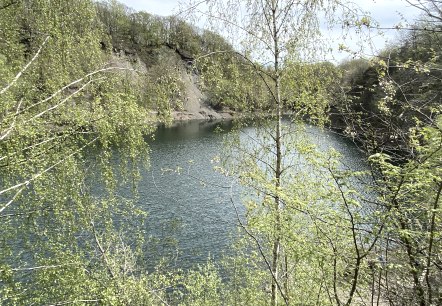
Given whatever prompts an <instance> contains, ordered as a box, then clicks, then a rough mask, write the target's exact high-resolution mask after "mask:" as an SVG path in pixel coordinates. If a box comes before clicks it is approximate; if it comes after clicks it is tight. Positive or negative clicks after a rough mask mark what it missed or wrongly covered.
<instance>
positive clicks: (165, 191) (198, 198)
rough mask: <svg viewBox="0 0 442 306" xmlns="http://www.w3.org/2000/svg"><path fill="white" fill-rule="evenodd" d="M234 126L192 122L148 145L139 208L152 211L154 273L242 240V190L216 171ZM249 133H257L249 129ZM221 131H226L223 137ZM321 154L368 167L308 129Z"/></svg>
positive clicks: (342, 145) (335, 140)
mask: <svg viewBox="0 0 442 306" xmlns="http://www.w3.org/2000/svg"><path fill="white" fill-rule="evenodd" d="M232 126H233V123H232V122H229V121H224V122H223V121H221V122H216V121H212V122H207V121H188V122H181V123H177V124H175V125H174V126H173V127H159V128H158V130H157V131H156V133H155V140H153V141H152V140H149V143H150V148H151V153H150V161H151V167H150V168H149V169H147V170H143V171H142V173H141V174H142V179H141V181H140V184H139V195H140V200H139V205H140V206H141V207H142V208H143V209H144V210H146V211H147V212H148V217H147V220H146V221H147V222H146V233H147V235H148V237H147V238H148V241H149V243H148V248H147V249H146V250H145V256H146V261H147V262H148V265H149V266H150V267H151V268H152V267H153V266H154V265H155V264H158V262H159V260H160V258H161V257H167V258H169V260H170V264H172V266H175V267H177V268H183V269H186V268H190V267H192V266H194V265H195V264H198V263H204V262H206V261H207V259H208V258H209V257H210V258H212V259H214V260H215V261H216V260H218V259H219V258H220V257H221V256H222V254H223V253H226V252H227V253H228V252H229V250H230V247H231V244H232V242H233V241H234V238H235V236H236V235H237V225H238V223H237V217H236V214H235V211H234V209H233V207H232V202H231V197H233V201H234V202H235V203H237V204H238V206H237V207H239V209H240V214H243V213H244V208H243V206H242V205H241V204H240V187H239V186H238V185H237V184H236V183H234V182H233V179H232V178H230V177H226V176H224V175H222V174H220V173H218V172H216V171H215V170H214V163H213V158H214V157H215V156H217V155H219V154H220V153H221V150H222V149H223V143H224V142H223V138H224V136H225V135H226V133H227V132H228V131H230V130H231V128H232ZM247 129H248V131H249V132H250V130H253V128H247ZM220 130H222V131H221V132H220ZM307 133H308V135H309V138H310V139H311V140H313V141H314V142H315V143H317V144H318V146H319V147H320V148H322V149H327V148H329V147H334V148H335V149H336V150H337V151H339V152H341V154H342V155H343V156H344V159H343V161H344V163H345V164H346V165H347V166H348V167H350V168H351V169H355V170H361V169H364V168H366V165H365V164H364V162H363V160H364V159H363V158H362V156H361V153H360V152H359V151H358V150H357V149H356V147H355V146H354V144H353V143H352V142H350V141H348V140H347V139H344V138H342V137H340V136H338V135H336V134H334V133H331V132H328V131H324V130H321V129H318V128H314V127H308V128H307Z"/></svg>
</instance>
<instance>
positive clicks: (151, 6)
mask: <svg viewBox="0 0 442 306" xmlns="http://www.w3.org/2000/svg"><path fill="white" fill-rule="evenodd" d="M119 2H122V3H124V4H125V5H126V6H128V7H131V8H133V9H135V10H138V11H140V10H142V11H146V12H149V13H153V14H156V15H160V16H170V15H173V14H176V13H177V12H178V11H179V9H178V5H179V2H185V0H119ZM354 2H355V3H356V4H357V5H358V6H359V7H361V9H362V10H364V11H368V12H370V15H371V16H372V17H373V18H374V19H375V20H376V21H377V22H379V24H380V26H381V27H394V26H396V25H398V24H399V23H401V24H402V25H404V24H405V23H406V21H408V22H409V23H412V22H413V20H415V19H416V18H417V17H418V15H419V13H420V12H419V10H417V9H416V8H413V7H412V6H411V5H410V4H408V3H407V2H406V1H405V0H354ZM327 35H328V36H329V37H330V40H331V41H332V46H331V47H332V48H333V49H334V50H335V51H334V52H333V56H334V58H335V60H336V61H341V60H343V59H344V58H347V57H350V56H351V55H349V54H348V53H342V52H338V51H337V49H338V45H339V44H340V43H341V41H340V39H341V38H340V35H341V33H340V31H338V30H336V31H333V32H329V33H328V34H327ZM397 39H398V31H396V30H385V31H384V34H383V35H382V36H380V35H377V34H376V33H373V36H372V37H371V45H370V47H369V46H367V52H366V55H367V56H370V55H373V54H376V53H377V52H378V51H380V50H381V49H383V48H384V47H385V46H386V45H387V44H388V43H390V44H392V43H394V41H395V40H397ZM356 41H357V38H356V37H350V38H348V39H347V41H345V42H344V43H345V44H346V45H347V46H349V47H350V48H352V49H354V50H356V49H357V47H356V44H357V42H356ZM368 49H369V50H368Z"/></svg>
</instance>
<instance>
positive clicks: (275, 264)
mask: <svg viewBox="0 0 442 306" xmlns="http://www.w3.org/2000/svg"><path fill="white" fill-rule="evenodd" d="M271 18H272V27H273V31H272V32H273V33H272V35H273V48H274V50H273V51H274V69H275V78H274V82H275V104H276V131H275V134H276V135H275V136H276V137H275V145H276V160H275V189H276V193H278V190H279V188H280V187H281V174H282V171H281V169H282V148H281V147H282V139H281V134H282V133H281V115H282V111H281V108H282V106H281V88H280V86H281V77H280V71H279V44H278V29H277V24H276V21H277V18H278V16H277V1H275V0H273V1H272V16H271ZM275 214H276V218H275V237H274V242H273V251H272V272H273V274H274V275H275V277H274V278H272V301H271V305H277V304H278V293H277V284H276V282H277V281H278V276H279V275H278V274H279V260H280V252H281V199H280V198H279V195H278V194H276V195H275ZM286 295H287V292H286Z"/></svg>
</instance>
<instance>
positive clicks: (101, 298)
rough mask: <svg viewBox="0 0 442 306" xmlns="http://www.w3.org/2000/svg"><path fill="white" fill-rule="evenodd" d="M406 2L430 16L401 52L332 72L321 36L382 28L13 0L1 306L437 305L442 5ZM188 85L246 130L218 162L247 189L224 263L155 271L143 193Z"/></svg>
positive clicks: (221, 8) (432, 0)
mask: <svg viewBox="0 0 442 306" xmlns="http://www.w3.org/2000/svg"><path fill="white" fill-rule="evenodd" d="M203 2H204V5H201V4H202V3H203ZM405 4H406V5H411V6H413V7H415V8H416V10H418V11H420V12H421V15H420V17H419V20H416V21H413V23H412V25H410V26H407V27H400V26H398V27H397V31H398V32H399V33H400V40H399V42H398V43H396V44H394V45H391V46H388V47H386V48H385V49H384V50H382V51H381V52H380V53H379V54H373V55H370V56H366V55H363V54H359V53H354V54H353V58H352V59H348V60H345V61H343V62H341V63H339V64H336V63H333V62H330V61H325V60H324V54H325V53H326V52H327V51H329V50H328V49H327V48H326V47H324V46H325V45H324V44H322V43H321V41H322V40H321V39H322V36H321V27H322V24H323V23H327V24H329V25H330V26H338V27H340V28H342V31H343V32H344V33H345V31H350V30H356V31H357V32H358V33H361V36H363V35H364V33H365V31H372V30H382V29H379V28H378V26H377V23H376V22H375V21H374V20H371V19H370V16H367V15H365V13H364V12H361V11H360V10H359V8H358V7H357V6H356V5H355V4H354V3H351V2H349V1H344V2H341V1H337V0H327V1H318V0H303V1H295V0H250V1H240V0H231V1H212V0H207V1H201V2H198V1H187V3H186V5H185V6H184V7H183V8H182V10H181V13H180V14H176V15H174V16H170V17H160V16H156V15H154V14H150V13H149V12H142V11H135V10H133V9H131V8H129V7H127V6H125V5H124V4H121V3H119V2H117V1H116V0H108V1H104V0H103V1H92V0H51V1H50V0H0V304H1V305H272V306H273V305H337V306H341V305H391V306H393V305H398V306H399V305H419V306H431V305H442V227H441V225H442V210H441V203H440V202H441V199H440V198H441V193H442V118H441V117H440V113H441V112H442V104H441V101H440V99H441V89H442V83H441V82H442V59H441V57H440V56H441V55H442V54H441V52H442V51H441V50H442V48H441V45H442V3H441V2H440V1H437V0H416V1H415V0H405V1H404V5H405ZM203 17H204V18H205V19H207V20H208V22H207V28H204V29H203V28H200V27H199V26H196V25H193V24H192V23H190V22H189V21H192V20H193V21H195V20H199V19H201V18H203ZM238 33H241V34H240V35H239V34H238ZM343 35H344V34H343ZM232 38H233V41H232ZM343 49H345V48H344V47H343ZM187 79H192V80H194V81H193V82H194V84H193V85H194V86H195V87H198V90H199V91H201V93H203V94H202V96H203V97H204V101H202V102H201V103H204V105H205V106H206V107H207V108H208V109H212V110H213V111H214V112H221V111H222V112H229V114H230V113H231V114H233V116H234V124H235V128H234V129H233V130H232V131H231V132H229V133H227V134H226V135H225V148H224V150H223V154H222V155H220V156H219V157H214V164H215V168H216V171H218V172H219V173H221V174H222V175H224V176H226V177H229V178H231V179H232V180H234V181H235V182H238V184H239V185H240V186H241V188H242V189H241V190H242V194H241V201H242V202H241V203H240V204H236V203H234V202H233V200H232V201H231V202H232V208H231V210H232V212H233V214H235V216H236V226H237V229H238V233H239V238H238V239H236V240H235V241H234V243H233V245H232V246H231V252H230V253H229V254H226V256H225V257H224V258H223V259H222V260H221V261H214V260H211V259H210V258H208V260H207V262H206V263H205V264H204V265H197V266H195V267H194V268H192V269H177V268H174V267H173V266H172V265H170V262H169V261H168V260H167V258H164V260H159V262H160V263H159V264H158V265H156V267H155V268H154V269H151V268H148V266H149V263H148V262H146V261H147V259H146V254H145V253H146V252H148V251H147V250H149V247H148V244H149V243H150V241H148V239H146V237H147V235H148V234H146V232H145V231H146V230H145V229H146V226H145V222H146V220H147V219H146V217H147V215H148V214H149V211H146V210H144V209H142V208H141V207H140V206H139V205H138V204H137V200H138V199H139V189H138V182H139V181H140V179H141V178H140V173H141V170H142V168H149V167H150V166H151V165H150V161H149V158H148V156H149V154H150V152H151V150H150V146H152V144H153V143H154V142H155V139H154V138H155V137H154V136H153V135H154V132H155V130H156V129H157V128H158V126H160V125H166V126H168V125H171V124H172V123H173V121H174V116H173V113H174V112H177V111H180V110H183V109H184V108H185V105H186V103H187V100H188V96H187V92H188V89H186V88H187V87H186V86H189V85H188V83H186V82H188V81H186V80H187ZM186 84H187V85H186ZM311 126H315V127H317V128H318V129H321V130H327V131H333V133H338V134H340V135H342V136H343V137H345V138H346V139H348V140H350V141H351V142H353V143H354V145H355V146H357V148H358V150H359V151H360V152H361V154H362V156H363V158H364V162H365V163H366V164H367V165H368V166H367V169H366V170H361V171H356V170H353V169H351V168H349V167H347V166H346V165H345V163H344V162H343V159H344V158H343V156H342V155H341V154H340V153H339V152H338V151H337V150H335V149H334V148H327V149H326V150H323V149H321V148H319V146H318V145H316V144H315V143H312V142H311V140H309V138H308V137H307V136H306V135H307V134H308V131H309V129H310V127H311ZM244 127H253V129H254V134H253V135H252V136H250V135H249V136H250V137H249V139H248V140H247V141H244V135H242V134H241V129H242V128H244ZM177 175H179V174H177ZM318 178H321V180H319V179H318ZM208 183H209V184H210V182H208ZM122 188H126V189H127V190H130V192H128V193H127V194H125V195H124V196H123V195H122V194H121V193H120V192H119V191H120V190H121V189H122ZM201 188H202V187H201ZM227 200H229V199H227ZM238 205H240V206H241V207H238ZM240 211H244V214H241V212H240Z"/></svg>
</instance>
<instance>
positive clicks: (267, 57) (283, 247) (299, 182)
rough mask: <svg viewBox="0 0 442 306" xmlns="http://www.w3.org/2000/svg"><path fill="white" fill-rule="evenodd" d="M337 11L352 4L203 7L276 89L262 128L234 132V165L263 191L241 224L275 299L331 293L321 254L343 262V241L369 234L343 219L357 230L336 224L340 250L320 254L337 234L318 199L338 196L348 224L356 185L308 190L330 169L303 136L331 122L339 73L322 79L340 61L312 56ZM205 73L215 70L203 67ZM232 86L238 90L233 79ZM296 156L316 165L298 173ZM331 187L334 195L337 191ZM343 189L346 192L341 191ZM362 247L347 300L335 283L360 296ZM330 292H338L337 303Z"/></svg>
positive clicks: (253, 188)
mask: <svg viewBox="0 0 442 306" xmlns="http://www.w3.org/2000/svg"><path fill="white" fill-rule="evenodd" d="M190 6H193V4H190ZM337 10H343V11H345V12H347V13H349V14H350V13H351V12H352V11H351V10H347V8H344V7H341V6H339V3H335V2H333V1H331V2H327V3H323V2H319V1H301V2H299V1H277V0H273V1H271V0H269V1H248V2H246V3H245V2H241V1H229V2H227V3H225V2H223V1H216V2H215V1H212V2H209V3H208V9H207V11H205V12H203V13H202V15H203V16H205V17H206V18H208V19H209V20H208V23H209V24H212V25H218V27H219V29H221V28H222V31H224V33H227V35H229V34H232V33H233V34H232V37H235V38H236V39H238V37H241V38H242V41H241V43H237V44H236V46H237V47H238V48H244V51H243V52H238V53H239V54H241V57H242V59H243V62H244V63H246V64H247V65H249V66H250V67H252V70H253V73H254V74H255V78H254V80H255V82H261V84H263V85H264V86H265V87H266V89H267V95H264V97H265V98H268V102H267V105H268V106H267V108H266V111H267V113H266V114H265V115H266V116H264V118H259V120H260V125H259V126H258V127H256V129H257V130H258V132H257V133H256V134H248V135H246V136H244V137H237V138H235V140H233V142H234V143H235V145H234V148H235V149H234V151H235V153H234V154H233V156H234V157H233V160H234V162H233V164H234V166H232V167H231V168H229V170H230V171H232V172H231V173H235V175H237V176H238V178H239V180H240V181H241V183H242V184H243V185H245V186H247V190H248V191H249V192H253V194H254V196H249V197H247V199H248V201H247V202H246V207H247V222H246V224H245V223H242V222H241V221H240V223H241V227H242V228H243V229H244V231H245V233H246V235H247V236H249V238H250V241H252V243H253V244H254V245H255V247H257V249H258V250H259V254H260V256H261V260H262V262H263V264H264V265H265V267H266V268H267V271H268V273H269V278H270V280H271V281H270V289H269V291H270V303H271V304H272V305H276V304H278V303H279V300H280V299H282V300H283V301H284V303H285V304H290V303H297V302H302V303H305V302H306V301H307V300H309V299H313V296H315V298H317V303H319V301H326V300H327V299H326V295H325V292H327V290H323V288H324V287H323V286H325V285H324V284H326V286H329V285H330V283H329V281H330V279H331V278H330V275H331V274H330V273H332V272H330V271H324V270H323V271H321V268H320V266H321V264H320V262H321V261H322V260H323V259H324V258H327V259H330V258H332V259H333V258H334V260H335V263H336V262H337V261H338V259H337V257H339V258H342V253H340V254H337V249H336V248H337V245H339V246H340V247H341V246H345V243H343V241H348V239H350V238H352V237H353V238H354V240H355V241H356V240H357V239H359V238H360V236H361V234H360V233H359V232H357V233H356V231H355V230H354V228H355V226H357V225H358V224H359V222H362V221H360V220H358V221H354V222H353V223H352V224H350V226H349V227H346V226H345V224H344V225H342V228H345V229H346V230H348V228H352V229H353V231H350V232H348V231H345V233H346V234H348V235H346V236H345V235H343V236H341V235H340V234H339V232H338V231H337V232H334V234H333V235H331V236H332V237H333V238H331V237H330V239H331V240H332V241H333V239H339V240H338V242H337V244H336V245H335V244H334V243H333V244H332V245H331V246H330V244H325V243H324V245H327V248H329V249H333V250H334V253H332V254H331V255H330V254H329V255H325V254H326V253H327V252H325V253H322V251H318V254H316V255H315V256H313V254H314V252H315V247H314V246H315V244H316V243H317V240H321V241H322V240H324V239H326V238H327V237H329V236H327V235H325V234H324V232H326V231H324V230H322V231H320V230H319V229H318V228H319V227H316V229H315V224H316V221H317V220H318V219H317V218H318V217H317V214H319V212H320V211H321V210H320V208H319V207H322V208H326V207H327V205H325V204H326V202H327V200H326V199H327V198H328V197H331V199H332V200H330V201H331V202H332V203H334V201H337V202H338V203H341V204H340V205H342V206H341V207H343V214H342V215H340V216H341V219H339V218H338V220H340V221H338V222H340V223H344V222H343V221H342V220H343V218H344V217H345V216H347V217H348V215H349V214H353V211H354V209H353V208H352V207H349V206H347V205H344V204H345V203H346V201H347V197H350V196H349V195H347V193H348V194H351V191H349V190H346V191H345V192H344V191H343V190H342V189H340V188H339V186H340V184H341V182H338V181H337V180H336V182H335V185H333V187H330V188H329V186H327V187H324V188H319V189H316V190H315V191H316V192H317V194H318V195H319V194H321V195H322V196H324V197H327V198H323V199H321V198H320V197H316V196H315V195H312V194H311V192H308V191H307V190H308V189H309V188H310V187H307V182H309V183H311V184H314V182H313V181H312V177H313V176H314V175H313V174H317V175H321V174H323V173H322V172H323V171H322V170H315V169H316V168H317V167H316V166H317V165H318V164H319V163H320V160H322V157H319V155H316V153H315V149H314V146H312V145H311V144H310V143H309V141H308V139H307V138H306V137H303V136H302V135H303V131H305V130H304V128H303V127H302V120H303V119H307V118H309V119H310V120H311V122H323V121H324V120H323V119H324V111H325V110H326V109H327V107H328V105H327V103H326V100H327V99H326V96H327V94H328V93H327V90H325V87H326V86H328V85H330V84H331V83H332V82H329V83H328V85H326V84H321V83H320V82H315V81H316V80H318V79H320V80H326V79H327V77H325V76H326V75H328V77H329V78H330V79H332V77H330V76H331V75H332V74H329V72H332V71H334V70H333V69H328V66H327V65H323V66H321V65H315V64H310V63H309V62H308V61H309V60H311V61H313V58H315V59H316V60H317V59H318V58H319V56H318V57H315V55H313V53H314V52H316V53H315V54H316V55H320V54H321V50H320V49H318V48H315V49H313V50H314V51H313V50H312V49H309V48H310V47H311V42H312V41H315V40H316V39H317V34H318V27H319V22H318V16H319V15H320V14H325V15H327V16H328V17H330V18H331V16H330V15H328V14H326V13H324V12H334V11H337ZM321 12H322V13H321ZM228 29H231V31H232V32H229V30H228ZM232 29H233V30H232ZM239 33H240V34H239ZM226 52H227V53H228V52H231V51H229V50H219V51H217V52H212V53H209V54H208V55H210V54H212V55H218V54H220V53H221V54H222V53H226ZM234 53H235V52H234ZM238 53H237V54H238ZM309 56H311V57H309ZM204 58H207V57H204ZM197 60H198V59H197ZM326 71H327V73H325V72H326ZM215 73H219V70H218V69H217V70H216V72H215ZM333 73H336V72H333ZM203 78H207V77H205V76H204V73H203ZM215 79H216V78H215ZM229 89H230V90H231V91H232V92H236V91H235V90H234V89H235V87H233V86H231V87H230V88H229ZM251 105H253V104H252V103H251V101H250V100H249V99H245V100H244V106H243V108H244V109H250V110H252V111H256V109H253V106H251ZM248 107H249V108H248ZM287 111H291V112H293V116H292V118H291V120H293V121H294V122H296V125H295V126H291V124H285V123H284V121H283V114H284V112H287ZM266 119H268V120H266ZM244 138H246V140H244ZM244 143H246V144H244ZM296 155H300V156H302V158H303V160H302V162H300V163H303V164H305V165H307V167H309V169H310V167H311V169H312V171H311V173H310V174H306V173H302V172H299V171H300V170H299V164H297V163H296V162H295V159H294V156H296ZM323 169H331V170H333V171H331V172H332V173H334V172H335V171H337V168H336V167H331V166H328V168H327V167H325V166H324V168H323ZM310 175H311V176H310ZM328 177H329V179H330V180H332V179H333V176H330V174H328ZM315 186H316V185H315ZM331 193H332V194H333V197H332V196H330V194H331ZM327 194H328V196H327ZM336 194H338V195H339V194H342V195H343V196H342V197H337V196H336ZM314 203H315V204H316V205H317V206H315V204H314ZM309 205H311V207H309ZM336 205H338V204H336ZM331 206H333V205H331ZM329 208H330V207H329ZM327 212H328V213H329V214H330V215H329V216H330V218H331V216H332V215H333V213H332V211H330V210H329V209H327ZM326 215H327V213H326ZM319 219H320V218H319ZM325 219H326V218H325ZM330 221H331V220H330ZM294 228H296V230H294ZM324 235H325V236H324ZM312 237H315V238H312ZM301 243H303V245H302V246H301V245H300V244H301ZM360 247H361V246H360V244H359V243H356V244H355V246H354V248H355V249H353V250H352V252H356V253H358V256H356V258H357V260H356V261H357V262H356V264H354V265H353V266H352V271H353V272H354V273H353V274H354V279H353V281H352V282H351V284H352V286H351V288H349V290H348V291H349V294H348V296H347V297H346V302H345V303H343V302H341V298H339V296H338V295H339V294H340V291H342V290H344V289H343V288H340V289H336V288H337V286H338V284H336V282H337V281H338V280H337V279H336V277H335V279H334V281H335V290H334V295H335V296H336V299H335V300H336V303H337V304H346V305H349V304H350V303H351V302H352V298H353V296H354V295H355V290H356V286H357V284H358V282H359V279H358V276H359V271H360V270H361V265H362V263H361V262H362V260H363V259H364V258H365V257H367V255H368V253H369V251H366V252H362V251H361V250H360ZM369 250H371V248H369ZM359 253H360V254H359ZM350 261H351V260H350ZM299 266H303V267H304V268H305V270H304V271H302V269H297V267H299ZM334 267H335V276H336V275H337V274H338V273H340V272H339V271H341V270H340V269H342V267H340V266H339V267H338V266H337V264H335V266H334ZM338 269H339V271H338ZM306 271H309V272H306ZM321 272H323V273H324V274H325V275H326V276H327V277H326V281H325V282H324V283H321V281H320V280H319V279H314V280H312V282H311V283H314V284H315V285H312V286H310V287H308V288H307V287H304V286H305V285H306V284H307V283H308V280H307V277H306V274H308V273H310V274H308V275H309V276H310V277H314V276H313V275H315V273H317V275H320V274H321ZM297 278H298V279H297ZM297 280H301V281H300V282H297ZM311 283H309V284H311ZM295 284H296V285H295ZM296 286H298V288H297V287H296ZM329 288H330V287H329ZM303 290H304V291H303ZM322 290H323V291H322ZM345 290H347V289H346V288H345ZM332 291H333V290H332ZM329 293H330V291H329ZM323 294H324V295H323ZM297 299H298V300H297ZM331 300H332V299H329V302H331Z"/></svg>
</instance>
